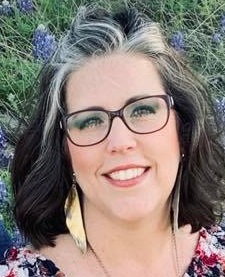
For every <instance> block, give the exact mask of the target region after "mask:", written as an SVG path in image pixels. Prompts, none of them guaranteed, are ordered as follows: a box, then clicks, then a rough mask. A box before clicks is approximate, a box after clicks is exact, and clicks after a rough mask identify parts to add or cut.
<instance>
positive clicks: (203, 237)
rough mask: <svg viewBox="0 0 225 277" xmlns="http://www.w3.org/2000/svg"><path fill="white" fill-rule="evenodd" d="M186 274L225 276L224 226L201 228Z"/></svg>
mask: <svg viewBox="0 0 225 277" xmlns="http://www.w3.org/2000/svg"><path fill="white" fill-rule="evenodd" d="M184 276H185V277H186V276H218V277H219V276H225V228H224V227H221V226H218V225H214V226H211V227H208V228H202V229H201V230H200V232H199V240H198V244H197V246H196V249H195V254H194V257H193V259H192V262H191V265H190V266H189V268H188V271H187V273H186V275H184Z"/></svg>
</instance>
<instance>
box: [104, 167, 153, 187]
mask: <svg viewBox="0 0 225 277" xmlns="http://www.w3.org/2000/svg"><path fill="white" fill-rule="evenodd" d="M132 168H144V169H145V170H144V172H143V173H142V174H141V175H140V176H137V177H135V178H132V179H129V180H114V179H112V178H110V177H109V174H111V173H112V172H115V171H119V170H126V169H132ZM150 168H151V167H149V166H143V165H137V164H129V165H121V166H117V167H115V168H113V169H112V170H110V171H108V172H107V173H105V174H103V176H104V177H105V178H106V180H107V182H108V183H109V184H111V185H113V186H115V187H124V188H125V187H133V186H136V185H138V184H140V183H141V182H142V180H143V179H144V178H145V177H146V175H147V174H148V172H149V170H150Z"/></svg>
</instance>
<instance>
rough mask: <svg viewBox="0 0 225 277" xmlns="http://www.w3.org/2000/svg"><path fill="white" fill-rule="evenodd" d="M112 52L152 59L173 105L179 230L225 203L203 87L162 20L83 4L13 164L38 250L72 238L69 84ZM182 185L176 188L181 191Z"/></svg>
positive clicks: (218, 149)
mask: <svg viewBox="0 0 225 277" xmlns="http://www.w3.org/2000/svg"><path fill="white" fill-rule="evenodd" d="M112 53H127V54H141V55H144V56H146V57H147V58H149V59H151V61H153V62H154V64H155V65H156V67H157V70H158V73H159V75H160V76H161V78H162V81H163V85H164V88H165V91H167V92H168V93H170V94H171V95H172V96H173V98H174V102H175V110H176V114H177V117H178V121H179V124H178V132H179V138H180V145H181V150H182V153H184V154H185V159H184V161H183V167H182V173H181V180H180V184H181V188H180V204H179V219H178V224H179V226H183V225H185V224H191V226H192V231H193V232H194V231H197V230H199V229H200V228H201V227H202V226H208V225H211V224H214V223H216V222H217V221H218V219H219V218H220V216H221V214H222V208H223V207H222V201H224V199H225V170H224V165H225V155H224V148H223V146H222V144H221V142H220V140H219V136H218V132H217V131H218V129H217V121H216V120H215V116H214V112H213V103H212V101H211V100H210V99H211V98H210V95H209V93H208V92H207V89H206V86H205V84H204V83H203V82H202V81H201V80H200V79H199V78H198V77H197V74H196V73H195V72H192V70H190V69H189V67H188V65H187V63H186V62H185V61H184V60H183V58H181V57H180V55H179V54H178V53H176V51H174V50H173V49H172V48H171V47H170V46H169V45H168V44H167V42H166V40H165V38H164V37H163V33H162V31H161V30H160V27H159V25H158V24H157V23H154V22H152V21H151V20H150V19H149V18H148V17H147V16H146V15H145V14H143V13H141V12H140V11H138V10H137V9H135V8H131V7H124V9H120V10H119V11H114V12H112V11H107V10H104V9H99V8H96V7H90V6H89V7H80V8H79V10H78V12H77V14H76V17H75V19H74V21H73V22H72V24H71V27H70V30H69V31H68V33H67V34H66V35H65V36H64V37H63V38H62V39H61V41H60V42H59V45H58V49H57V50H56V52H55V53H54V55H53V57H52V58H51V59H50V60H49V61H48V63H46V64H45V66H44V67H43V69H42V71H41V74H40V86H39V92H38V94H39V98H40V99H39V102H38V103H39V104H38V108H37V110H36V111H35V114H34V117H33V119H32V120H31V123H30V125H29V126H28V128H27V129H26V130H25V131H24V133H23V135H22V136H21V138H20V139H19V140H18V143H17V147H16V150H15V156H14V162H13V167H12V183H13V188H14V194H15V217H16V220H17V223H18V226H19V228H20V229H21V231H22V232H23V233H24V235H25V236H26V237H27V238H28V240H29V241H30V242H31V243H32V244H33V245H34V246H35V247H36V248H41V247H42V246H47V245H48V246H54V241H55V238H56V236H57V235H58V234H62V233H67V232H68V228H67V226H66V219H65V212H64V204H65V200H66V198H67V196H68V193H69V191H70V188H71V186H72V168H71V162H70V158H69V154H68V150H67V147H66V143H65V133H64V131H63V129H62V128H60V120H61V119H62V114H63V113H66V106H65V92H66V89H65V87H66V83H67V80H68V78H69V77H70V75H71V73H73V72H75V71H76V70H79V68H80V67H82V65H84V64H85V63H88V61H89V60H90V58H96V57H99V56H107V55H110V54H112ZM176 186H177V184H175V187H176Z"/></svg>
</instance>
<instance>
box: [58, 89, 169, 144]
mask: <svg viewBox="0 0 225 277" xmlns="http://www.w3.org/2000/svg"><path fill="white" fill-rule="evenodd" d="M173 106H174V101H173V98H172V96H170V95H168V94H166V95H154V96H148V97H142V98H139V99H137V100H134V101H132V102H130V103H129V104H126V105H124V106H123V107H122V108H121V109H119V110H117V111H107V110H105V109H101V108H99V109H97V108H96V109H85V110H80V111H77V112H73V113H70V114H68V115H65V116H64V117H63V121H62V124H63V127H64V129H65V131H66V134H67V136H68V138H69V139H70V141H71V142H72V143H73V144H75V145H77V146H91V145H95V144H98V143H100V142H102V141H103V140H104V139H105V138H106V137H107V136H108V135H109V133H110V130H111V127H112V122H113V119H114V118H115V117H119V118H120V119H121V120H122V121H123V123H124V124H125V125H126V126H127V128H128V129H129V130H130V131H132V132H133V133H136V134H150V133H154V132H157V131H159V130H161V129H162V128H164V127H165V126H166V124H167V122H168V119H169V115H170V109H171V108H173Z"/></svg>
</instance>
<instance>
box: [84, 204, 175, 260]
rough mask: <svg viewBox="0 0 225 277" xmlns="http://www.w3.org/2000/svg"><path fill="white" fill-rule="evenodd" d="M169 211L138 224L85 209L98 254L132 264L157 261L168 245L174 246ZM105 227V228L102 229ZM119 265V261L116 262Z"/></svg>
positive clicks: (85, 215) (88, 227)
mask: <svg viewBox="0 0 225 277" xmlns="http://www.w3.org/2000/svg"><path fill="white" fill-rule="evenodd" d="M167 211H168V207H165V209H164V211H162V212H161V213H158V214H157V215H154V217H153V216H149V218H142V219H140V220H136V221H123V220H121V219H115V218H110V217H109V216H107V215H104V214H103V213H101V212H97V211H96V209H95V208H94V207H92V206H91V205H84V218H85V228H86V232H87V237H88V240H89V242H90V243H91V245H92V246H93V248H94V249H95V250H96V251H97V252H98V253H104V256H106V257H107V256H108V258H109V259H115V260H119V259H121V257H127V260H128V261H131V260H132V259H133V260H135V261H138V260H140V261H141V262H145V261H144V259H143V257H146V259H147V260H146V261H147V262H148V261H149V260H152V261H153V260H154V258H155V257H158V255H159V254H161V252H162V249H166V247H165V246H166V245H167V246H168V248H170V245H171V224H170V215H169V213H168V212H167ZM99 226H101V227H99ZM115 262H116V261H115Z"/></svg>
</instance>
